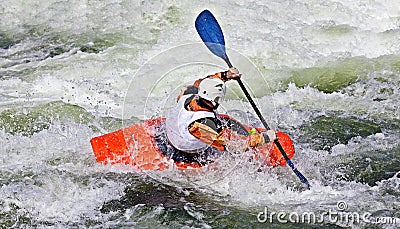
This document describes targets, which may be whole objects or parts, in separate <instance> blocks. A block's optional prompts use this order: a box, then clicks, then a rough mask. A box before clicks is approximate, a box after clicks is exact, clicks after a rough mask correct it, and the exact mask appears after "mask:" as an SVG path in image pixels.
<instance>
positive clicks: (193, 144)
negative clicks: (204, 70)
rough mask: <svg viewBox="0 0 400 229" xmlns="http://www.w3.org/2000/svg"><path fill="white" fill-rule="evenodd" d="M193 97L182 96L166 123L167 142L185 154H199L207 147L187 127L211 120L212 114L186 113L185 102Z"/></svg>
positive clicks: (204, 112) (201, 112) (205, 112)
mask: <svg viewBox="0 0 400 229" xmlns="http://www.w3.org/2000/svg"><path fill="white" fill-rule="evenodd" d="M192 96H193V95H183V96H182V97H181V98H180V99H179V101H178V104H177V105H176V106H175V108H173V109H172V110H171V111H170V113H169V115H168V117H167V119H166V121H165V124H166V133H167V138H168V140H169V142H170V143H171V144H172V145H173V146H174V147H175V148H177V149H179V150H182V151H185V152H199V151H202V150H204V149H206V148H207V147H209V145H208V144H207V143H204V142H202V141H200V140H199V139H198V138H196V137H195V136H193V135H192V134H191V133H190V132H189V125H190V124H191V123H193V122H194V121H196V120H199V119H202V118H213V117H215V115H214V113H212V112H209V111H188V110H186V108H185V102H186V100H187V99H189V98H190V97H192Z"/></svg>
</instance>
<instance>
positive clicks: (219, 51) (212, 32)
mask: <svg viewBox="0 0 400 229" xmlns="http://www.w3.org/2000/svg"><path fill="white" fill-rule="evenodd" d="M195 26H196V30H197V33H198V34H199V35H200V37H201V39H202V40H203V42H204V43H205V45H206V46H207V48H208V49H209V50H210V51H211V52H212V53H214V54H215V55H217V56H219V57H221V58H222V59H224V60H227V59H228V56H227V55H226V50H225V40H224V34H223V33H222V30H221V27H220V26H219V24H218V22H217V20H216V19H215V17H214V15H212V13H211V12H210V11H208V10H204V11H203V12H201V13H200V14H199V16H197V18H196V22H195Z"/></svg>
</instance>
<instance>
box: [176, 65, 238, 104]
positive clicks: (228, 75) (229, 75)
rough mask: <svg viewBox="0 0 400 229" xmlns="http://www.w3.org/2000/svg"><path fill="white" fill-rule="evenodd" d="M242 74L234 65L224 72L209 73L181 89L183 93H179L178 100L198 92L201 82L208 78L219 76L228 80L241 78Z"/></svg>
mask: <svg viewBox="0 0 400 229" xmlns="http://www.w3.org/2000/svg"><path fill="white" fill-rule="evenodd" d="M241 76H242V75H241V74H240V73H239V71H238V70H237V69H236V68H234V67H232V68H229V69H228V70H227V71H224V72H217V73H215V74H214V75H209V76H207V77H205V78H201V79H198V80H196V81H195V82H194V84H193V85H190V86H187V87H186V88H185V89H184V90H182V91H181V93H180V94H179V95H178V98H177V101H179V99H180V98H181V97H182V96H183V95H187V94H197V92H198V89H199V85H200V82H201V81H202V80H204V79H206V78H219V79H221V80H222V81H224V82H226V81H228V80H234V79H239V78H240V77H241Z"/></svg>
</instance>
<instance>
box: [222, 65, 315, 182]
mask: <svg viewBox="0 0 400 229" xmlns="http://www.w3.org/2000/svg"><path fill="white" fill-rule="evenodd" d="M223 59H224V61H225V62H226V64H227V65H228V67H229V68H232V67H233V65H232V63H231V62H230V60H229V58H228V57H226V58H223ZM236 81H237V82H238V83H239V86H240V88H241V89H242V91H243V93H244V95H245V96H246V98H247V100H248V101H249V102H250V104H251V106H252V107H253V109H254V111H255V112H256V114H257V116H258V118H259V119H260V121H261V123H262V124H263V125H264V127H265V129H267V130H270V129H271V128H270V127H269V125H268V123H267V122H266V121H265V119H264V116H263V115H262V114H261V112H260V110H259V109H258V107H257V105H256V103H255V102H254V100H253V98H252V97H251V95H250V94H249V92H248V91H247V89H246V87H245V86H244V84H243V82H242V80H241V79H240V78H239V79H237V80H236ZM274 143H275V145H276V147H278V149H279V151H280V152H281V154H282V156H283V157H284V158H285V160H286V162H287V163H288V165H289V166H290V168H291V169H292V170H293V172H294V173H295V174H296V175H297V177H299V179H300V180H301V182H302V183H304V184H306V185H307V188H308V189H310V184H309V183H308V180H307V178H305V177H304V176H303V174H302V173H300V172H299V171H298V170H297V168H295V167H294V164H293V162H292V161H291V160H290V158H289V157H288V155H287V154H286V152H285V150H284V149H283V147H282V145H281V143H280V142H279V140H278V139H275V140H274Z"/></svg>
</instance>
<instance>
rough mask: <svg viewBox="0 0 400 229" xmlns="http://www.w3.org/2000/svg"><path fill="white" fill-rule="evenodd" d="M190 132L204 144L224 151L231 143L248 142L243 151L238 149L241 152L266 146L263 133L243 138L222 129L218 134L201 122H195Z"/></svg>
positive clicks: (271, 132)
mask: <svg viewBox="0 0 400 229" xmlns="http://www.w3.org/2000/svg"><path fill="white" fill-rule="evenodd" d="M189 132H190V133H191V134H192V135H193V136H195V137H196V138H198V139H200V140H201V141H202V142H204V143H207V144H209V145H210V146H213V147H215V148H217V149H219V150H222V151H225V150H226V147H227V145H228V143H229V142H230V141H246V144H245V145H243V147H242V149H236V150H241V151H245V150H247V149H249V148H250V147H257V146H261V145H263V144H265V138H264V135H263V134H261V133H253V134H251V135H249V136H242V135H238V134H235V133H234V132H232V131H231V130H229V129H222V130H221V131H220V132H217V131H216V130H215V129H213V128H211V127H210V126H207V125H205V124H203V123H199V122H193V123H192V124H191V125H190V126H189ZM270 134H272V135H273V136H275V132H274V131H270V133H268V135H270ZM273 136H271V139H272V138H274V137H273ZM235 145H236V144H235Z"/></svg>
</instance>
